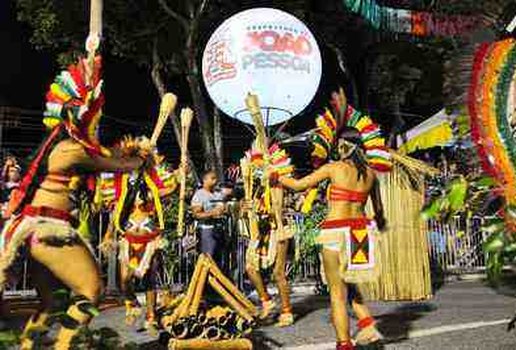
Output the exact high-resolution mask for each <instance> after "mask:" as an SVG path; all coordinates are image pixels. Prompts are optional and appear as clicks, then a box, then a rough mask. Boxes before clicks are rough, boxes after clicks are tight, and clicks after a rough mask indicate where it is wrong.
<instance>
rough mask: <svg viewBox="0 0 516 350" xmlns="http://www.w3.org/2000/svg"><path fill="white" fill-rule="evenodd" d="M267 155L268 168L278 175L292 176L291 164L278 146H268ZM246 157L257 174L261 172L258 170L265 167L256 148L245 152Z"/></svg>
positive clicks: (261, 155)
mask: <svg viewBox="0 0 516 350" xmlns="http://www.w3.org/2000/svg"><path fill="white" fill-rule="evenodd" d="M268 153H269V154H268V157H269V158H268V160H269V166H270V167H272V168H273V169H274V171H275V172H277V173H278V175H280V176H288V175H290V174H292V172H293V171H294V166H293V165H292V164H291V160H290V157H289V156H288V154H287V152H286V151H285V150H284V149H282V148H281V147H280V146H279V144H277V143H274V144H273V145H272V146H270V147H269V152H268ZM246 157H247V158H248V159H250V160H251V162H252V164H253V165H254V167H255V169H256V170H257V171H258V173H259V171H260V170H261V169H260V168H262V167H263V166H264V165H265V162H264V159H263V154H261V152H260V151H259V150H257V149H256V148H252V149H251V150H249V151H247V152H246Z"/></svg>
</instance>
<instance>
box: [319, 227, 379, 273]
mask: <svg viewBox="0 0 516 350" xmlns="http://www.w3.org/2000/svg"><path fill="white" fill-rule="evenodd" d="M377 232H378V229H377V227H376V223H375V221H374V220H370V219H367V218H356V219H344V220H328V221H324V222H323V223H322V224H321V231H320V233H319V236H318V237H317V238H316V242H317V243H318V244H321V245H323V247H324V248H325V249H329V250H333V251H338V252H339V253H340V254H339V257H340V272H341V276H342V278H343V279H344V281H346V282H348V283H363V282H369V281H372V280H374V279H376V278H377V277H378V271H379V269H378V261H377V258H376V257H377V254H376V249H375V244H376V236H377Z"/></svg>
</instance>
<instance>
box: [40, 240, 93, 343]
mask: <svg viewBox="0 0 516 350" xmlns="http://www.w3.org/2000/svg"><path fill="white" fill-rule="evenodd" d="M31 256H32V258H33V259H34V260H36V261H37V262H39V263H41V264H42V265H44V266H45V267H46V268H47V269H49V270H50V272H52V273H53V274H54V276H56V277H57V278H58V279H59V280H60V281H61V282H62V283H63V284H65V285H66V286H67V287H68V288H70V289H71V290H72V292H73V293H74V294H75V298H74V300H75V302H74V303H73V304H72V305H71V306H70V307H69V308H68V311H67V313H66V315H67V317H66V318H65V319H64V321H63V325H62V327H61V330H60V331H59V333H58V335H57V341H56V344H55V348H56V349H68V348H69V347H70V344H71V341H72V339H73V337H74V336H75V335H76V334H77V333H78V331H79V328H80V327H82V326H85V325H87V324H88V323H89V321H90V320H91V318H92V316H93V314H94V312H92V311H93V310H92V309H93V306H94V305H96V304H97V303H98V299H99V296H100V292H101V289H102V282H101V280H100V273H99V270H98V267H97V264H96V263H95V260H94V259H93V257H92V255H91V253H90V251H89V250H88V249H87V248H86V247H85V246H84V245H82V244H75V245H68V246H63V247H54V246H49V245H46V244H41V243H40V244H36V245H34V246H32V247H31Z"/></svg>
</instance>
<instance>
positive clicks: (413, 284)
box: [360, 165, 432, 300]
mask: <svg viewBox="0 0 516 350" xmlns="http://www.w3.org/2000/svg"><path fill="white" fill-rule="evenodd" d="M420 176H421V177H422V175H420ZM379 181H380V190H381V194H382V199H383V205H384V211H385V213H386V218H387V229H386V231H385V232H382V233H380V236H381V238H380V239H379V240H377V246H376V248H377V249H376V250H377V252H378V258H379V262H380V264H379V267H380V276H379V278H378V279H377V280H376V281H374V282H371V283H365V284H362V285H360V289H361V291H362V292H363V294H364V296H365V297H366V298H367V299H369V300H426V299H429V298H431V297H432V288H431V280H430V262H429V257H428V241H427V230H426V225H425V222H424V221H423V220H422V219H421V217H420V210H421V206H422V205H423V203H424V189H423V188H420V189H419V190H414V188H411V187H408V186H406V182H405V180H404V175H403V170H402V169H400V166H399V165H395V166H394V168H393V170H392V172H391V173H389V174H385V175H384V176H381V177H379ZM368 209H371V208H368Z"/></svg>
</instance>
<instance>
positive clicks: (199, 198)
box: [191, 170, 226, 262]
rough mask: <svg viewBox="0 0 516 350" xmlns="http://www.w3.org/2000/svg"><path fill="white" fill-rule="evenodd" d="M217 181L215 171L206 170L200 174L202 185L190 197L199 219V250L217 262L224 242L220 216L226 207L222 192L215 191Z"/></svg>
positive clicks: (193, 209) (195, 215)
mask: <svg viewBox="0 0 516 350" xmlns="http://www.w3.org/2000/svg"><path fill="white" fill-rule="evenodd" d="M217 182H218V178H217V173H215V171H213V170H208V171H206V172H205V173H204V174H203V176H202V187H201V188H200V189H198V190H197V191H196V192H195V194H194V196H193V198H192V203H191V208H192V213H193V216H194V218H195V219H197V220H198V221H199V226H198V227H199V230H200V236H201V237H200V238H201V239H200V251H201V252H202V253H206V254H209V255H211V256H212V257H213V258H214V260H215V261H217V262H219V260H220V255H221V254H220V253H221V252H222V250H223V244H224V232H223V228H222V223H223V221H222V218H223V216H224V214H225V211H226V208H225V205H224V203H223V200H224V194H223V193H222V192H218V191H215V187H216V186H217Z"/></svg>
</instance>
